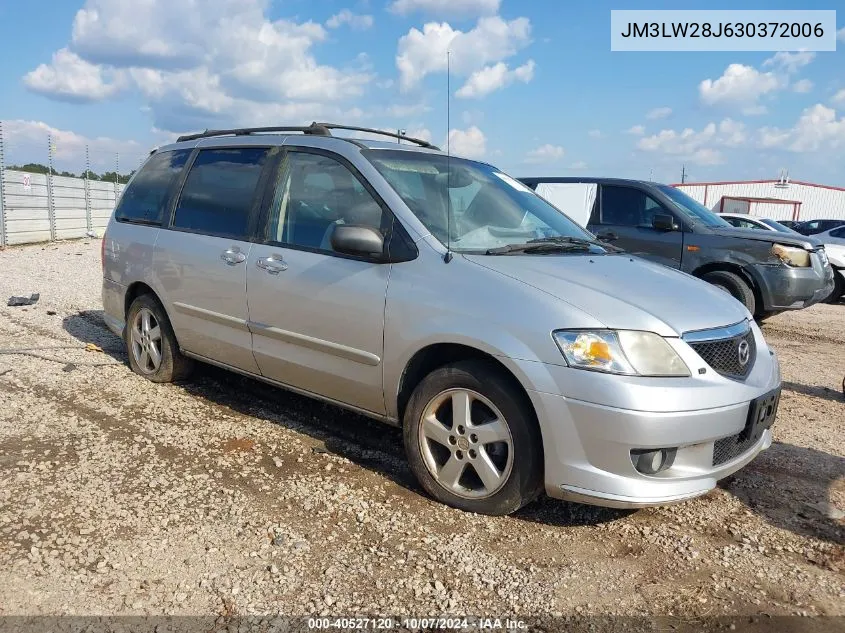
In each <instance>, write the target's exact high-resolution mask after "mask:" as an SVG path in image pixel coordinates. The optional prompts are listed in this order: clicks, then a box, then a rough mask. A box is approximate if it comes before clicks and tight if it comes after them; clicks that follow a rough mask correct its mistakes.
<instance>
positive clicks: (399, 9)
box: [388, 0, 501, 16]
mask: <svg viewBox="0 0 845 633" xmlns="http://www.w3.org/2000/svg"><path fill="white" fill-rule="evenodd" d="M500 3H501V0H393V2H392V3H391V4H390V6H389V7H388V9H389V10H390V11H391V12H393V13H398V14H400V15H407V14H408V13H415V12H418V11H419V12H423V13H430V14H437V15H455V16H467V15H494V14H496V13H498V12H499V4H500Z"/></svg>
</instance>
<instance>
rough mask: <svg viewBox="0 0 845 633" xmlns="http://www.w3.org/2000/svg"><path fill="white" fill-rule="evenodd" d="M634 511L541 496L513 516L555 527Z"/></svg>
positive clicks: (599, 521) (609, 518) (601, 520)
mask: <svg viewBox="0 0 845 633" xmlns="http://www.w3.org/2000/svg"><path fill="white" fill-rule="evenodd" d="M635 512H636V510H617V509H614V508H600V507H598V506H590V505H584V504H581V503H570V502H567V501H559V500H557V499H551V498H549V497H546V496H543V497H541V498H540V499H539V500H537V501H535V502H534V503H532V504H531V505H529V506H526V507H524V508H522V509H521V510H519V511H518V512H516V513H515V514H514V515H513V517H514V518H515V519H520V520H521V521H528V522H530V523H542V524H543V525H553V526H557V527H578V526H584V525H600V524H602V523H611V522H613V521H620V520H622V519H625V518H627V517H629V516H631V515H632V514H634V513H635Z"/></svg>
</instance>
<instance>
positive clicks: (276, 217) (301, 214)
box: [265, 151, 384, 251]
mask: <svg viewBox="0 0 845 633" xmlns="http://www.w3.org/2000/svg"><path fill="white" fill-rule="evenodd" d="M382 218H383V212H382V208H381V205H379V203H378V202H377V201H376V200H375V198H373V196H372V195H370V193H369V191H367V189H366V188H364V185H362V184H361V181H359V180H358V178H357V177H356V176H355V174H353V173H352V172H351V171H350V170H349V169H348V168H347V167H346V166H345V165H343V164H342V163H340V162H339V161H337V160H335V159H333V158H329V157H328V156H324V155H322V154H312V153H307V152H295V151H292V152H288V153H287V155H286V156H285V158H284V160H283V161H282V165H281V168H280V170H279V174H278V179H277V182H276V186H275V194H274V197H273V201H272V203H271V205H270V212H269V217H268V222H267V227H266V229H265V239H266V240H267V241H269V242H271V243H277V244H286V245H291V246H301V247H305V248H309V249H315V250H322V251H332V250H333V249H332V246H331V236H332V232H333V231H334V229H335V227H336V226H337V225H339V224H353V225H356V226H368V227H371V228H374V229H376V230H378V231H381V232H382V234H383V233H384V231H383V230H382Z"/></svg>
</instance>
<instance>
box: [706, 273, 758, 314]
mask: <svg viewBox="0 0 845 633" xmlns="http://www.w3.org/2000/svg"><path fill="white" fill-rule="evenodd" d="M701 278H702V279H703V280H704V281H706V282H708V283H710V284H713V285H714V286H716V287H717V288H719V289H720V290H724V291H725V292H727V293H728V294H729V295H731V296H732V297H733V298H734V299H736V300H737V301H739V302H740V303H741V304H742V305H744V306H745V307H746V308H747V309H748V311H749V312H750V313H751V314H752V315H755V316H757V314H756V312H757V300H756V299H755V298H754V291H753V290H752V289H751V286H749V285H748V282H746V281H745V280H744V279H743V278H742V277H740V276H739V275H737V274H736V273H731V272H728V271H726V270H714V271H713V272H711V273H706V274H704V275H702V276H701Z"/></svg>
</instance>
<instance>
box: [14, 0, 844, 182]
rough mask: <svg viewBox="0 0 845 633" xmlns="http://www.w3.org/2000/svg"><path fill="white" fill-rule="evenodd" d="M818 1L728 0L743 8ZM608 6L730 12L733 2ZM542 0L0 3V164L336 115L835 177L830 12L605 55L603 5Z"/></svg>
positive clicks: (543, 166) (127, 159)
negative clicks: (747, 33)
mask: <svg viewBox="0 0 845 633" xmlns="http://www.w3.org/2000/svg"><path fill="white" fill-rule="evenodd" d="M835 4H836V3H832V2H815V1H813V0H802V2H801V3H795V2H794V1H793V2H775V1H771V0H769V1H768V2H757V1H751V2H745V3H744V4H743V6H742V8H744V9H796V8H803V9H810V8H816V9H835V8H837V7H836V6H835ZM685 5H687V3H679V2H674V3H671V2H660V1H656V0H652V1H650V2H628V3H625V8H644V9H646V8H647V9H672V8H708V9H729V8H737V7H736V5H735V3H733V2H714V3H702V4H701V5H699V6H698V7H690V6H685ZM614 6H616V8H619V6H618V3H617V4H616V5H613V4H610V3H606V2H600V1H594V2H589V3H587V2H583V3H573V2H561V1H559V0H531V1H530V2H529V1H525V0H523V1H521V2H517V1H516V0H337V1H335V0H319V1H315V0H145V1H144V2H141V1H140V0H87V1H77V2H71V1H68V0H44V1H43V2H41V3H39V7H38V9H35V8H29V9H24V8H23V7H22V5H15V6H12V3H9V2H3V3H0V42H2V47H3V50H2V58H3V60H4V72H3V73H0V94H2V95H3V99H2V101H0V120H2V121H3V125H4V132H5V139H6V150H7V151H6V161H7V163H20V162H26V161H39V162H45V161H46V148H47V134H48V132H50V133H52V135H53V137H54V142H55V155H56V166H57V167H58V168H60V169H69V170H73V171H81V170H82V169H83V167H84V154H85V146H86V145H88V146H89V147H90V150H91V158H92V163H93V167H94V169H99V170H104V169H112V168H113V166H114V160H115V158H114V156H115V153H118V154H119V155H120V164H121V170H124V169H125V168H132V167H135V166H136V165H137V164H138V163H139V161H140V160H141V159H142V158H143V157H144V156H145V155H146V153H147V152H148V150H149V149H150V148H151V147H153V146H155V145H158V144H161V143H164V142H167V141H169V140H171V139H172V138H173V137H174V136H175V135H176V134H178V133H180V132H186V131H192V130H196V129H202V128H205V127H220V126H230V125H239V126H240V125H247V126H250V125H256V126H257V125H270V124H300V123H307V122H310V121H312V120H315V119H316V120H330V121H338V122H348V123H350V124H352V125H363V126H368V127H378V128H384V129H393V130H395V129H397V128H402V129H406V130H408V133H413V134H417V135H419V136H422V137H425V138H427V139H431V140H432V141H434V142H435V143H438V144H441V145H443V144H445V140H446V137H447V123H446V96H447V90H446V73H445V50H447V49H449V50H451V51H452V53H451V57H452V71H453V72H452V75H451V88H452V95H451V131H450V132H449V137H450V139H451V147H452V149H453V151H455V152H456V153H460V154H464V155H467V156H471V157H477V158H481V159H484V160H487V161H489V162H492V163H494V164H496V165H498V166H500V167H502V168H504V169H506V170H507V171H509V172H511V173H513V174H515V175H577V174H590V175H608V176H611V175H615V176H620V177H635V178H649V177H652V178H654V179H657V180H663V181H672V182H674V181H676V180H678V178H679V177H680V171H681V166H682V165H686V170H687V172H688V173H689V174H690V176H691V178H692V179H693V180H699V181H700V180H712V179H746V178H747V179H756V178H775V177H777V176H778V174H779V172H780V170H781V169H782V168H788V169H789V172H790V176H791V177H792V178H793V179H800V180H810V181H815V182H821V183H828V184H837V185H845V29H843V25H845V10H843V11H841V12H840V13H841V15H839V16H837V20H838V28H839V29H842V30H841V31H840V32H839V39H838V48H839V50H838V51H836V52H825V53H815V54H813V53H799V52H796V53H787V54H783V53H781V54H779V55H776V54H775V53H755V52H741V53H740V52H737V53H619V52H616V53H612V52H611V51H610V9H611V8H613V7H614Z"/></svg>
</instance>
